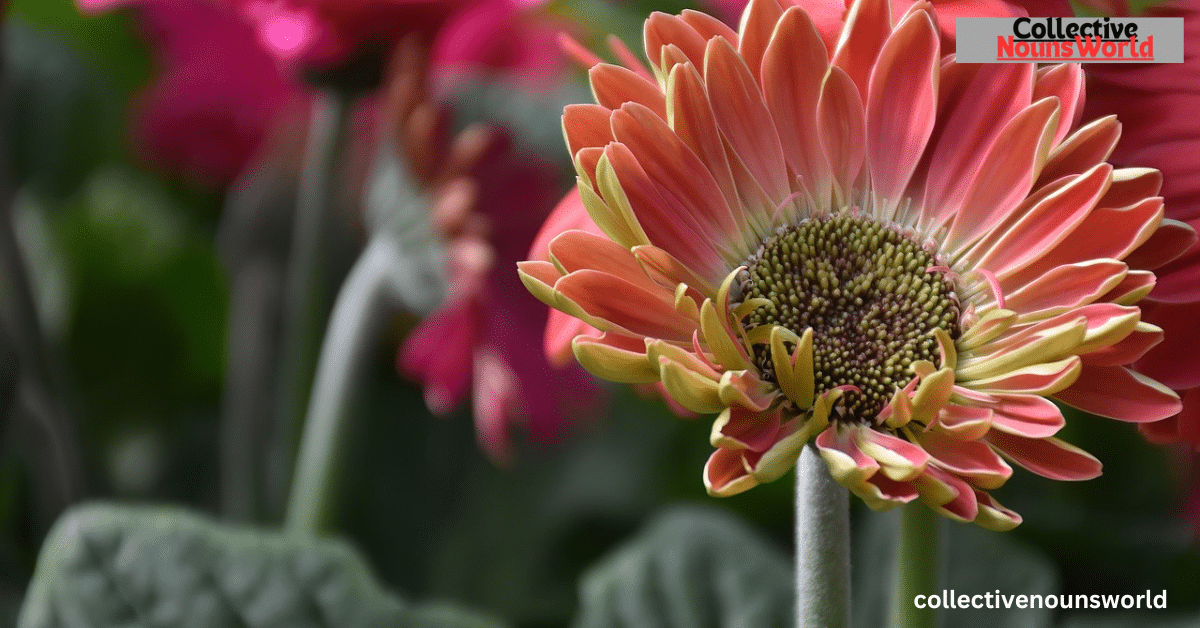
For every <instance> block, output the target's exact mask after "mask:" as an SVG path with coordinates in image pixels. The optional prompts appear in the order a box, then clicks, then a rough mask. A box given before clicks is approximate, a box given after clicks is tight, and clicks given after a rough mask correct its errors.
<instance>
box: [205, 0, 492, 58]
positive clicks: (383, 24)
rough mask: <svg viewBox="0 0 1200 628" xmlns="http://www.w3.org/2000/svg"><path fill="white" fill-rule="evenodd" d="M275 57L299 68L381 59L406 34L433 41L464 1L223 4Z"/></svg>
mask: <svg viewBox="0 0 1200 628" xmlns="http://www.w3.org/2000/svg"><path fill="white" fill-rule="evenodd" d="M224 1H225V2H227V3H229V4H230V5H231V6H233V7H234V8H235V9H236V10H237V12H238V13H240V14H241V15H242V17H244V18H245V19H247V20H248V21H249V22H250V24H252V25H253V27H254V29H255V31H256V32H257V34H258V39H259V41H260V42H261V43H262V45H263V46H264V47H265V48H266V49H267V51H268V52H270V53H271V54H272V55H274V56H275V57H276V58H278V59H280V60H282V61H284V62H287V63H289V64H296V65H297V66H299V67H301V68H320V67H329V66H336V65H339V64H342V63H344V62H352V61H354V60H355V59H356V58H358V57H361V56H363V55H373V56H377V57H378V58H379V59H385V58H387V56H388V52H389V51H390V49H391V48H392V47H393V46H394V44H395V43H396V42H397V41H399V39H400V38H401V37H404V36H405V35H412V34H417V35H426V36H432V35H433V34H434V33H435V32H437V30H438V29H440V28H441V27H442V25H443V24H444V23H445V22H446V20H447V19H449V18H450V17H451V16H452V15H453V14H454V13H455V12H457V11H459V10H460V9H463V8H464V7H466V6H468V5H469V4H471V3H469V2H467V1H466V0H224Z"/></svg>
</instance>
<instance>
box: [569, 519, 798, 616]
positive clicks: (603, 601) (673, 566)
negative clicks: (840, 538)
mask: <svg viewBox="0 0 1200 628" xmlns="http://www.w3.org/2000/svg"><path fill="white" fill-rule="evenodd" d="M581 597H582V599H581V609H580V614H579V617H578V618H577V620H576V622H575V627H576V628H618V627H622V628H623V627H626V626H628V627H631V628H632V627H638V628H734V627H743V626H744V627H746V628H750V627H773V626H790V625H792V623H793V621H794V620H793V614H794V612H795V611H794V602H793V593H792V568H791V560H790V559H789V557H788V556H787V554H785V553H784V552H783V551H781V550H779V549H778V548H775V547H773V546H772V545H771V544H770V543H768V542H767V541H766V540H765V539H763V538H762V537H761V536H760V535H758V534H757V533H756V532H755V531H754V530H752V529H750V528H749V527H748V526H746V525H745V524H743V523H741V522H740V521H738V520H736V519H734V518H733V517H731V516H729V515H727V514H724V513H722V512H720V511H715V510H708V509H699V508H679V509H674V510H671V511H668V512H667V513H665V514H663V515H661V516H659V517H658V518H657V519H656V520H654V521H653V522H652V523H651V524H650V525H649V526H648V527H647V528H646V529H645V530H643V531H642V532H641V533H640V534H639V535H638V536H637V537H636V538H634V539H633V540H632V541H631V542H629V543H628V544H626V545H625V546H624V547H622V548H620V549H619V550H617V551H616V552H615V553H613V554H611V555H609V556H608V557H607V558H605V559H604V560H602V561H601V563H600V565H598V566H597V567H594V568H593V569H592V570H591V571H590V572H589V573H588V574H587V575H586V576H585V577H584V580H583V583H582V586H581Z"/></svg>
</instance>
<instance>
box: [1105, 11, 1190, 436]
mask: <svg viewBox="0 0 1200 628" xmlns="http://www.w3.org/2000/svg"><path fill="white" fill-rule="evenodd" d="M1152 15H1154V16H1161V17H1182V18H1183V24H1184V55H1185V56H1184V62H1183V63H1181V64H1180V63H1160V64H1140V63H1139V64H1120V65H1118V64H1113V65H1101V64H1089V65H1088V66H1087V73H1088V102H1087V107H1086V109H1085V111H1086V112H1087V115H1089V116H1101V115H1110V114H1116V115H1117V116H1118V117H1119V118H1120V120H1121V124H1122V127H1123V129H1122V133H1121V142H1120V143H1119V144H1117V147H1116V150H1114V151H1113V154H1112V158H1111V159H1112V161H1113V163H1116V164H1130V165H1132V164H1137V165H1141V166H1148V167H1152V168H1157V169H1158V170H1160V171H1162V176H1163V184H1162V194H1163V196H1164V197H1165V198H1166V215H1167V217H1168V218H1170V219H1173V220H1175V221H1180V222H1183V223H1187V224H1189V225H1191V226H1193V227H1197V226H1200V168H1198V167H1197V165H1196V155H1200V118H1198V117H1197V115H1196V112H1197V111H1200V1H1197V0H1187V1H1185V2H1180V3H1176V4H1173V5H1168V6H1165V7H1160V8H1157V9H1155V10H1154V11H1153V12H1152ZM1181 237H1186V235H1181ZM1155 274H1156V275H1158V285H1157V287H1156V288H1155V289H1154V292H1152V293H1151V295H1150V299H1149V300H1150V301H1151V303H1149V304H1147V305H1145V306H1144V312H1145V315H1144V318H1145V320H1146V321H1147V322H1150V323H1153V324H1155V325H1158V326H1159V327H1161V328H1163V330H1164V331H1165V332H1166V333H1167V334H1168V337H1171V338H1176V339H1180V340H1179V341H1177V342H1165V343H1162V344H1160V345H1158V346H1157V347H1155V348H1154V349H1152V350H1151V351H1150V352H1149V353H1148V354H1147V355H1146V356H1145V357H1143V358H1142V359H1141V360H1139V361H1138V364H1137V366H1138V370H1139V371H1141V372H1143V373H1145V374H1147V375H1149V376H1151V377H1154V378H1155V379H1158V380H1159V381H1161V382H1163V383H1164V384H1167V385H1168V386H1170V387H1171V388H1173V389H1175V390H1176V391H1178V392H1179V393H1180V395H1181V396H1182V397H1183V411H1182V412H1181V413H1180V414H1178V415H1176V416H1173V417H1171V418H1168V419H1166V420H1163V421H1159V422H1155V423H1147V424H1143V425H1142V426H1141V429H1142V432H1143V433H1144V434H1145V435H1146V436H1147V438H1149V439H1150V440H1152V441H1154V442H1159V443H1169V442H1185V443H1188V444H1189V445H1190V446H1191V447H1193V448H1195V449H1197V450H1200V356H1197V355H1196V352H1195V351H1194V343H1192V342H1190V341H1189V339H1192V338H1196V337H1197V336H1198V335H1200V246H1193V247H1192V249H1191V250H1190V251H1189V252H1188V253H1187V254H1185V255H1184V256H1182V257H1180V258H1179V259H1176V260H1175V261H1173V262H1171V263H1169V264H1166V265H1165V266H1161V267H1159V268H1156V269H1155Z"/></svg>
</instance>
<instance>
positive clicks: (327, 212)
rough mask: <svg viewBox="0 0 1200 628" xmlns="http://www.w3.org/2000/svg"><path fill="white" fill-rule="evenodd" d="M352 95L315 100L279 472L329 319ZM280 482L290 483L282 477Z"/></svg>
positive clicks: (292, 295) (294, 247)
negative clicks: (332, 233)
mask: <svg viewBox="0 0 1200 628" xmlns="http://www.w3.org/2000/svg"><path fill="white" fill-rule="evenodd" d="M352 101H353V98H352V97H351V96H350V95H348V94H343V93H338V92H334V91H327V92H325V93H323V94H321V95H320V96H319V97H318V98H317V100H316V101H315V102H314V103H313V111H312V120H311V122H310V127H309V136H308V145H307V147H306V148H305V163H304V171H303V173H302V175H301V179H300V187H299V190H298V193H297V199H296V215H295V219H294V222H293V224H292V242H291V250H290V252H289V259H288V268H287V277H286V279H285V283H284V292H283V299H284V310H283V332H282V337H281V343H282V346H281V350H280V361H279V382H278V385H277V387H276V403H275V413H274V415H275V429H274V432H275V435H274V438H275V443H274V449H273V451H272V452H271V453H272V455H273V456H274V458H275V460H274V461H273V462H274V463H275V467H274V468H275V469H277V470H278V471H277V475H278V476H285V475H286V473H287V470H288V469H289V468H290V466H291V462H292V460H293V459H294V455H295V446H296V440H297V436H298V435H299V433H300V432H301V431H302V430H303V429H304V428H303V419H304V415H303V414H302V409H303V400H304V399H305V398H306V396H307V395H308V392H309V386H310V384H311V383H312V379H311V378H312V374H313V366H314V362H315V360H316V356H315V352H316V343H317V337H318V336H319V334H320V330H321V328H322V324H323V323H324V314H325V307H327V305H325V301H324V299H325V298H327V294H328V293H327V292H326V290H327V289H328V288H327V285H328V280H327V277H326V276H325V273H324V272H323V268H324V267H323V264H322V262H323V261H327V260H326V259H325V258H327V257H328V250H327V249H328V246H327V245H328V242H327V240H328V233H329V229H330V227H331V224H330V223H331V222H332V221H331V220H330V216H331V215H332V214H333V210H334V206H335V205H336V200H337V195H336V189H337V188H336V186H337V182H338V173H339V172H340V167H341V164H342V153H343V152H344V149H345V145H346V143H347V139H348V137H349V133H348V130H349V129H348V127H349V124H350V112H351V109H352V107H351V105H352ZM278 480H279V482H280V486H286V485H287V478H286V477H279V478H278Z"/></svg>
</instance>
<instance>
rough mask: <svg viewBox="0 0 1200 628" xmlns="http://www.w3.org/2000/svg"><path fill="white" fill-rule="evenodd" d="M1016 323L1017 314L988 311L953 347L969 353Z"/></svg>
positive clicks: (1005, 311)
mask: <svg viewBox="0 0 1200 628" xmlns="http://www.w3.org/2000/svg"><path fill="white" fill-rule="evenodd" d="M1016 322H1017V313H1016V312H1012V311H1009V310H1002V309H995V310H989V311H988V312H986V313H985V314H984V315H983V316H980V317H979V320H978V321H975V324H974V325H972V326H971V328H970V329H968V330H967V331H965V332H963V334H962V336H959V338H958V342H956V343H955V345H956V346H957V347H958V350H959V351H960V352H962V351H970V350H971V349H974V348H975V347H979V346H982V345H984V344H986V343H988V342H991V341H992V340H994V339H995V338H997V337H998V336H999V335H1000V334H1002V333H1004V332H1006V331H1008V328H1010V327H1012V326H1013V325H1014V324H1015V323H1016Z"/></svg>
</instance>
